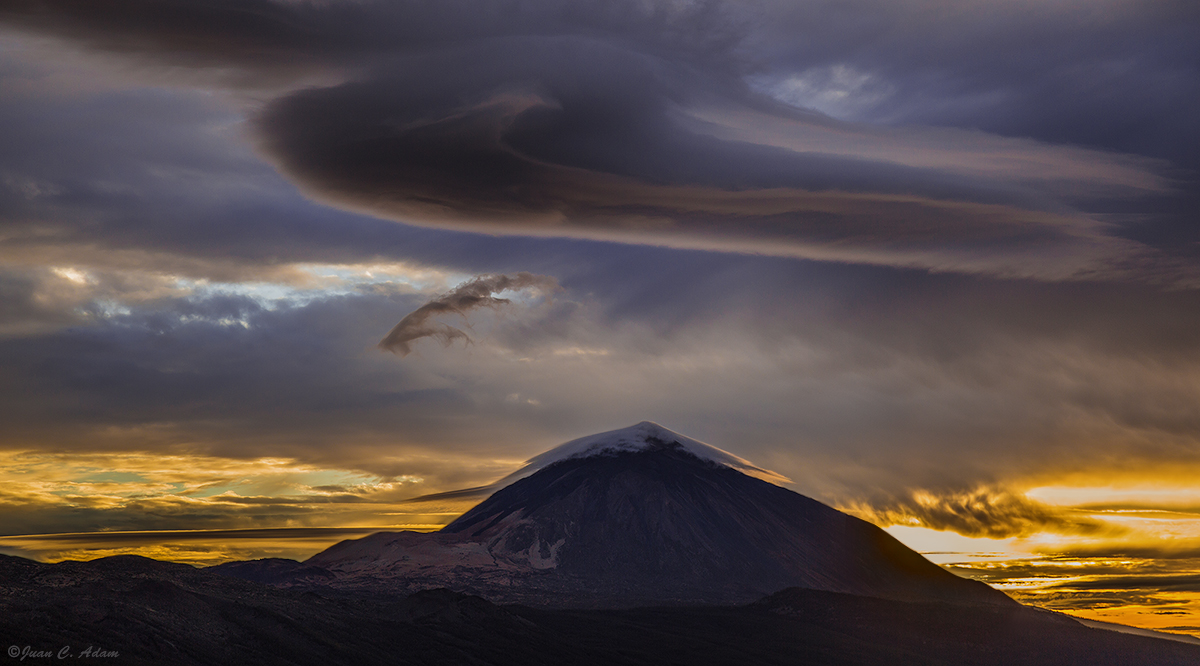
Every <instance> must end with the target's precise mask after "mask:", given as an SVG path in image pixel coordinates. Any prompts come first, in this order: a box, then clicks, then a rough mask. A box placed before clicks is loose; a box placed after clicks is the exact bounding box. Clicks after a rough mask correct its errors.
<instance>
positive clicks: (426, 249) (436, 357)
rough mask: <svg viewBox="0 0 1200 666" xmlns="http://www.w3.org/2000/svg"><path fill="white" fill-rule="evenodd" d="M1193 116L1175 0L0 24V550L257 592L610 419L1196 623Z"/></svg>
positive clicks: (408, 9) (79, 11)
mask: <svg viewBox="0 0 1200 666" xmlns="http://www.w3.org/2000/svg"><path fill="white" fill-rule="evenodd" d="M1197 109H1200V4H1198V3H1196V2H1195V0H1136V1H1135V0H1036V1H1035V0H990V1H987V2H984V1H982V0H841V1H838V2H834V1H824V0H761V1H753V0H741V1H733V0H731V1H728V2H722V1H720V0H713V1H711V2H703V1H696V2H691V1H688V0H661V1H660V0H569V1H568V0H562V1H559V0H507V1H495V2H492V1H487V2H482V1H480V0H471V1H460V0H438V1H436V2H423V1H416V0H412V1H406V0H395V1H387V2H385V1H383V0H378V1H375V0H324V1H321V0H311V1H310V0H175V1H167V0H124V1H121V2H118V1H117V0H0V552H6V553H10V554H18V555H25V556H28V557H35V558H39V559H44V560H48V561H53V560H58V559H63V558H71V557H74V558H90V557H97V556H100V555H107V554H113V553H118V552H137V553H141V554H146V555H150V556H154V557H161V558H164V559H176V560H180V561H188V562H193V563H198V564H200V563H213V562H218V561H223V560H227V559H231V558H237V559H241V558H250V557H262V556H265V555H281V556H287V557H298V558H303V557H307V556H308V555H311V554H312V553H314V552H316V551H318V550H320V549H321V548H323V547H325V546H327V545H329V544H331V543H333V542H336V541H338V540H340V539H343V538H347V537H354V536H361V535H362V534H365V533H368V532H370V531H371V529H375V528H391V529H397V528H400V527H406V528H410V529H434V528H436V527H437V526H439V525H441V524H444V523H446V522H448V521H449V520H450V519H452V518H453V517H454V516H455V515H457V514H458V513H459V512H461V511H462V510H464V509H465V508H467V507H469V506H470V503H471V500H470V499H462V498H456V497H454V496H451V497H449V498H437V499H433V500H422V501H417V502H409V501H406V500H409V499H411V498H414V497H418V496H422V495H428V494H434V493H441V492H445V491H450V490H456V489H461V488H469V487H475V486H481V485H485V484H489V483H491V482H493V481H495V480H497V479H499V478H501V477H503V476H505V475H507V474H509V473H510V472H512V471H513V470H515V469H517V468H519V467H520V466H521V465H522V463H523V462H524V461H525V460H527V459H529V458H530V457H532V456H534V455H536V454H538V453H540V452H542V451H544V450H546V449H548V448H550V447H552V446H554V445H557V444H559V443H562V442H564V441H566V440H569V439H573V438H575V437H579V436H582V435H587V434H590V433H594V432H599V431H603V430H610V429H613V428H618V427H623V426H628V425H631V424H633V423H636V422H639V421H642V420H652V421H656V422H658V423H661V424H663V425H664V426H666V427H669V428H671V429H673V430H676V431H678V432H681V433H684V434H687V435H689V436H692V437H695V438H697V439H700V440H703V441H705V442H708V443H710V444H712V445H714V446H717V447H720V448H722V449H725V450H728V451H731V452H733V453H735V454H737V455H739V456H741V457H743V458H746V459H748V460H750V461H753V462H754V463H755V464H757V465H760V466H762V467H764V468H768V469H770V470H773V471H775V472H777V473H779V474H780V475H783V476H784V477H786V478H788V479H789V480H790V483H788V484H787V485H788V487H790V488H792V489H794V490H796V491H798V492H801V493H804V494H806V495H810V496H812V497H815V498H817V499H820V500H822V501H824V502H826V503H829V504H831V505H833V506H836V507H838V508H841V509H843V510H847V511H850V512H852V513H854V514H855V515H858V516H860V517H863V518H866V519H868V520H872V521H873V522H876V523H877V524H879V525H881V526H885V527H888V529H889V531H891V532H892V533H893V534H894V535H895V536H897V537H898V538H900V539H901V540H903V541H905V542H906V543H908V544H909V545H910V546H912V547H914V548H916V549H918V550H921V551H922V552H926V553H929V557H931V558H932V559H934V560H935V561H938V562H940V563H944V564H947V565H948V566H951V567H952V569H953V570H955V571H956V572H958V573H961V574H965V575H972V576H976V577H980V578H981V579H984V580H988V581H989V582H993V583H997V584H998V585H999V586H1000V587H1001V588H1002V589H1005V590H1006V591H1009V592H1010V593H1013V594H1014V595H1015V596H1018V597H1019V598H1021V599H1023V600H1033V601H1034V602H1036V603H1042V604H1044V605H1046V606H1049V607H1053V608H1056V609H1060V610H1068V611H1071V612H1074V613H1077V614H1080V615H1084V616H1087V617H1096V618H1105V619H1113V620H1116V621H1121V622H1129V623H1134V624H1139V625H1141V626H1150V627H1158V628H1168V629H1172V630H1175V631H1181V632H1191V633H1194V634H1197V635H1200V122H1198V121H1197ZM478 276H487V277H484V278H482V279H481V280H480V281H476V282H471V281H472V280H473V279H475V278H477V277H478ZM495 276H509V277H508V278H500V277H495ZM464 284H465V285H466V286H462V285H464ZM422 308H424V309H422ZM410 314H412V315H413V316H412V317H409V318H407V319H406V317H407V316H409V315H410ZM402 319H403V320H404V323H403V324H401V320H402ZM398 324H401V325H400V326H399V327H398ZM451 327H452V328H451ZM394 328H395V329H396V330H395V331H394ZM385 336H386V337H387V338H388V340H389V342H388V343H387V344H385V345H384V346H385V347H386V349H382V348H380V347H379V346H378V345H379V343H380V341H381V340H384V338H385ZM275 528H286V529H281V530H276V529H275ZM101 531H102V532H105V533H106V534H104V535H95V534H89V533H94V532H101ZM164 531H166V532H167V533H166V534H164V533H163V532H164ZM30 535H39V536H30Z"/></svg>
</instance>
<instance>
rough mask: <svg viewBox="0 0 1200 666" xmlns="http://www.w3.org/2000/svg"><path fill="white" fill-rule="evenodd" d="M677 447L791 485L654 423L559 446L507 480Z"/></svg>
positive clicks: (746, 462) (771, 473)
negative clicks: (575, 462)
mask: <svg viewBox="0 0 1200 666" xmlns="http://www.w3.org/2000/svg"><path fill="white" fill-rule="evenodd" d="M676 448H677V449H682V450H683V451H686V452H687V453H689V454H691V455H693V456H695V457H697V458H699V459H701V460H704V461H707V462H710V463H714V464H716V465H719V466H722V467H729V468H732V469H735V470H737V471H739V472H742V473H743V474H746V475H748V476H753V477H756V478H759V479H762V480H764V481H769V482H771V483H775V484H779V483H787V482H788V481H789V479H788V478H787V477H785V476H783V475H781V474H778V473H776V472H772V471H770V470H767V469H763V468H761V467H757V466H755V465H754V464H752V463H751V462H750V461H748V460H745V459H743V458H739V457H738V456H735V455H733V454H732V453H730V452H728V451H723V450H721V449H718V448H717V447H715V446H712V445H710V444H705V443H704V442H701V441H699V440H696V439H692V438H691V437H688V436H686V435H681V434H679V433H677V432H675V431H673V430H670V429H668V428H664V427H663V426H661V425H659V424H657V423H654V422H653V421H642V422H641V423H638V424H635V425H632V426H629V427H627V428H620V429H618V430H610V431H608V432H602V433H599V434H596V435H588V436H587V437H580V438H579V439H573V440H571V441H569V442H567V443H566V444H562V445H559V446H556V447H554V448H553V449H550V450H549V451H546V452H545V453H542V454H540V455H537V456H534V457H533V458H530V459H529V461H528V463H527V464H526V465H525V467H523V468H521V470H519V471H518V472H516V473H515V474H513V475H512V476H510V477H508V478H506V479H504V481H505V482H512V481H515V480H517V478H523V477H525V476H528V475H530V474H533V473H534V472H536V471H538V470H540V469H543V468H545V467H548V466H550V465H553V464H555V463H558V462H562V461H565V460H576V459H579V458H591V457H593V456H614V455H620V454H624V453H642V452H651V451H661V450H664V449H676Z"/></svg>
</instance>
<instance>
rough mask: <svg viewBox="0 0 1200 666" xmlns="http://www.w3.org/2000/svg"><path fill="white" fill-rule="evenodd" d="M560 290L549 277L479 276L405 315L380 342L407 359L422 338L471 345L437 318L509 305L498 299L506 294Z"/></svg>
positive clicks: (521, 274)
mask: <svg viewBox="0 0 1200 666" xmlns="http://www.w3.org/2000/svg"><path fill="white" fill-rule="evenodd" d="M558 288H559V286H558V282H557V281H556V280H555V279H554V278H552V277H549V276H546V275H534V274H532V273H517V274H515V275H481V276H478V277H476V278H474V279H472V280H470V281H469V282H464V283H463V284H460V285H458V286H457V287H455V288H454V289H453V290H451V291H450V292H449V293H446V294H443V295H441V296H438V297H437V298H435V299H433V300H432V301H430V302H428V303H426V304H425V305H422V306H421V307H419V308H417V309H416V310H413V311H412V312H410V313H408V314H407V315H405V316H404V318H403V319H401V320H400V323H398V324H396V325H395V326H394V327H392V330H391V331H389V332H388V334H387V335H386V336H384V338H383V339H382V340H380V341H379V348H380V349H383V350H385V351H390V352H392V353H393V354H396V355H398V356H407V355H408V353H409V352H411V351H412V343H413V342H414V341H416V340H419V339H421V338H434V339H435V340H438V341H439V342H441V343H442V345H449V344H450V343H451V342H453V341H454V340H462V341H464V342H467V343H470V341H471V337H470V336H469V335H467V334H466V333H465V332H464V331H463V330H462V329H459V328H455V327H453V326H451V325H449V324H446V323H443V322H440V321H436V320H434V317H436V316H438V315H444V314H455V315H459V316H460V317H463V318H464V319H465V318H466V316H467V313H468V312H470V311H471V310H475V309H478V308H495V307H499V306H501V305H508V304H509V303H511V302H512V301H511V300H509V299H507V298H500V297H499V296H496V294H498V293H500V292H503V291H519V290H522V289H532V290H535V291H539V292H550V291H554V290H556V289H558Z"/></svg>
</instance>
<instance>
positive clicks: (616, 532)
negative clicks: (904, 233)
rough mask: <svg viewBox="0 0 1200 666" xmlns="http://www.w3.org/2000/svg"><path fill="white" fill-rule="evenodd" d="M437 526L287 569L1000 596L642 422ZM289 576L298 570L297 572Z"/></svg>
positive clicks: (327, 578) (505, 584)
mask: <svg viewBox="0 0 1200 666" xmlns="http://www.w3.org/2000/svg"><path fill="white" fill-rule="evenodd" d="M515 476H517V477H521V476H523V478H517V479H516V480H515V481H512V479H511V478H510V479H509V480H510V481H512V482H511V483H510V484H509V485H507V486H505V487H502V488H500V489H499V490H497V491H496V492H495V493H494V494H492V495H491V496H490V497H488V498H487V499H486V500H484V501H483V502H482V503H480V504H479V505H478V506H476V507H475V508H473V509H471V510H470V511H468V512H467V513H465V514H463V515H462V516H461V517H459V518H458V519H457V520H455V521H454V522H452V523H450V524H449V525H447V526H446V527H445V528H443V529H442V530H441V531H440V532H436V533H417V532H383V533H378V534H374V535H371V536H368V537H365V538H363V539H357V540H350V541H344V542H342V543H339V544H337V545H335V546H333V547H331V548H329V549H328V550H326V551H324V552H321V553H319V554H317V555H315V556H314V557H312V558H310V559H309V560H308V561H306V562H304V563H302V564H299V565H298V567H297V570H296V575H297V576H299V577H303V576H309V577H308V578H306V579H305V580H307V581H308V582H310V583H311V582H313V578H312V576H313V575H314V574H315V575H318V576H319V578H320V582H321V584H323V585H329V586H332V587H342V588H348V589H359V590H367V589H375V590H381V589H395V591H403V592H412V591H415V590H418V589H423V588H428V587H447V588H450V589H454V590H458V591H462V592H469V593H472V594H478V595H480V596H482V597H485V598H489V599H492V600H494V601H502V602H520V603H526V604H535V605H539V606H551V607H553V606H558V607H563V606H575V607H632V606H635V605H650V604H653V605H663V604H671V605H678V604H729V603H745V602H750V601H754V600H756V599H759V598H761V597H763V596H764V595H767V594H770V593H773V592H777V591H779V590H781V589H785V588H791V587H799V588H805V589H812V590H823V591H828V592H839V593H845V594H853V595H859V596H867V597H877V598H882V599H891V600H899V601H922V602H924V601H938V602H952V603H967V604H1001V605H1003V604H1012V603H1015V602H1012V601H1011V600H1010V599H1009V598H1008V597H1007V596H1005V595H1004V594H1002V593H1000V592H998V591H996V590H994V589H992V588H990V587H988V586H986V585H984V584H983V583H979V582H976V581H970V580H966V579H963V578H959V577H957V576H955V575H953V574H951V573H949V572H947V571H945V570H944V569H942V568H941V567H939V566H937V565H935V564H933V563H932V562H929V561H928V560H926V559H925V558H923V557H921V556H920V555H919V554H917V553H916V552H914V551H912V550H910V549H909V548H907V547H906V546H904V545H903V544H901V543H900V542H899V541H897V540H896V539H894V538H893V537H892V536H891V535H889V534H887V533H886V532H884V531H883V530H881V529H879V528H878V527H876V526H875V525H872V524H870V523H867V522H865V521H863V520H860V519H858V518H855V517H853V516H849V515H847V514H844V513H842V512H840V511H837V510H835V509H833V508H831V507H829V506H826V505H824V504H822V503H820V502H818V501H816V500H813V499H811V498H808V497H805V496H803V495H800V494H798V493H795V492H793V491H791V490H788V489H786V488H783V487H781V486H779V485H776V484H775V483H772V481H778V480H782V477H779V476H778V475H776V474H773V473H771V472H769V471H767V470H764V469H761V468H759V467H756V466H754V465H752V464H751V463H749V462H747V461H745V460H743V459H741V458H739V457H737V456H735V455H733V454H730V453H728V452H726V451H722V450H720V449H717V448H715V447H712V446H709V445H707V444H704V443H702V442H699V441H697V440H694V439H691V438H689V437H685V436H683V435H680V434H678V433H675V432H672V431H671V430H668V429H666V428H664V427H662V426H659V425H657V424H655V423H650V422H643V423H639V424H637V425H635V426H632V427H629V428H624V429H621V430H614V431H611V432H606V433H601V434H599V435H593V436H590V437H585V438H582V439H578V440H574V441H572V442H568V443H566V444H564V445H562V446H559V447H557V448H555V449H552V450H550V451H548V452H546V453H544V454H542V455H540V456H538V457H536V458H534V459H533V460H531V461H530V465H529V466H527V467H526V468H525V469H524V470H522V472H521V473H518V474H517V475H515ZM297 582H302V581H299V580H298V581H297Z"/></svg>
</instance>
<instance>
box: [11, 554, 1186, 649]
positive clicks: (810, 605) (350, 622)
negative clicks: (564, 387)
mask: <svg viewBox="0 0 1200 666" xmlns="http://www.w3.org/2000/svg"><path fill="white" fill-rule="evenodd" d="M0 643H3V645H4V646H5V647H10V646H11V647H13V648H16V649H17V650H18V654H19V651H20V650H22V649H24V648H29V649H30V651H36V652H44V653H48V654H50V655H52V656H45V657H30V658H26V659H23V660H21V663H30V664H50V663H63V660H62V659H59V658H58V656H57V655H58V654H59V651H60V650H62V649H64V648H66V649H67V650H68V653H69V654H70V655H71V657H72V658H73V660H74V659H81V658H82V657H81V655H82V654H83V653H84V651H85V650H87V649H88V648H92V654H95V652H96V651H103V652H104V653H105V654H108V655H114V654H115V656H113V657H112V658H111V659H104V662H105V663H109V662H111V663H119V664H131V665H138V666H140V665H143V664H146V665H151V664H152V665H156V666H157V665H161V664H172V665H173V666H202V665H203V666H208V665H221V666H225V665H227V664H239V665H256V664H264V665H266V664H270V665H279V666H285V665H288V666H330V665H331V664H355V665H356V666H360V665H366V666H371V665H375V664H379V665H383V664H413V665H419V666H423V665H431V666H432V665H442V664H481V665H482V664H494V665H496V666H509V665H512V666H530V665H532V666H536V665H538V664H547V665H549V664H563V663H569V664H578V665H580V666H593V665H595V666H599V665H601V664H604V665H610V664H616V665H630V666H634V665H636V666H642V665H646V666H648V665H651V664H653V665H658V664H668V663H676V664H689V665H704V664H714V665H715V664H722V665H726V666H729V665H740V664H745V665H747V666H750V665H753V666H761V665H764V664H767V665H769V664H781V665H782V664H807V665H810V666H834V665H839V666H847V665H859V666H883V665H885V664H886V665H888V666H892V665H894V664H926V665H930V666H961V665H962V664H974V665H977V666H1009V665H1011V664H1025V665H1029V666H1074V665H1078V666H1084V665H1086V666H1184V665H1188V666H1190V665H1192V664H1196V663H1200V646H1195V645H1188V644H1184V643H1178V642H1174V641H1168V640H1161V639H1156V638H1148V637H1142V636H1130V635H1126V634H1119V633H1116V632H1113V631H1105V630H1101V629H1092V628H1088V627H1085V626H1083V625H1081V624H1079V623H1078V622H1075V621H1073V620H1071V619H1070V618H1067V617H1065V616H1061V615H1057V614H1054V613H1049V612H1046V611H1038V610H1034V609H1030V608H1026V607H1024V606H1020V605H1019V604H1002V605H1001V604H972V605H961V604H950V603H944V602H924V603H916V602H903V601H895V600H887V599H879V598H869V597H861V596H854V595H847V594H840V593H835V592H825V591H820V590H808V589H799V588H792V589H788V590H783V591H780V592H778V593H776V594H773V595H771V596H769V597H767V598H764V599H761V600H759V601H757V602H756V603H752V604H748V605H741V606H675V607H659V608H633V609H621V610H615V609H592V610H555V609H548V608H530V607H523V606H497V605H495V604H493V603H491V602H489V601H486V600H484V599H482V598H479V597H475V596H470V595H464V594H461V593H457V592H452V591H450V590H444V589H435V590H425V591H421V592H417V593H415V594H413V595H410V596H407V597H405V596H392V597H387V596H366V597H363V596H353V595H347V594H346V593H344V592H338V591H333V590H326V591H325V593H315V592H312V591H300V590H296V589H283V588H279V587H275V586H270V585H265V584H261V583H255V582H251V581H245V580H239V579H236V578H232V577H228V576H223V575H221V574H218V573H216V572H215V571H213V570H212V569H196V568H193V567H191V566H188V565H182V564H173V563H167V562H157V561H154V560H149V559H146V558H140V557H133V556H121V557H110V558H104V559H99V560H93V561H91V562H61V563H58V564H41V563H38V562H32V561H30V560H24V559H21V558H16V557H7V556H0ZM17 659H19V657H16V658H12V659H11V660H12V661H14V663H16V661H17ZM89 661H90V660H89Z"/></svg>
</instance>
